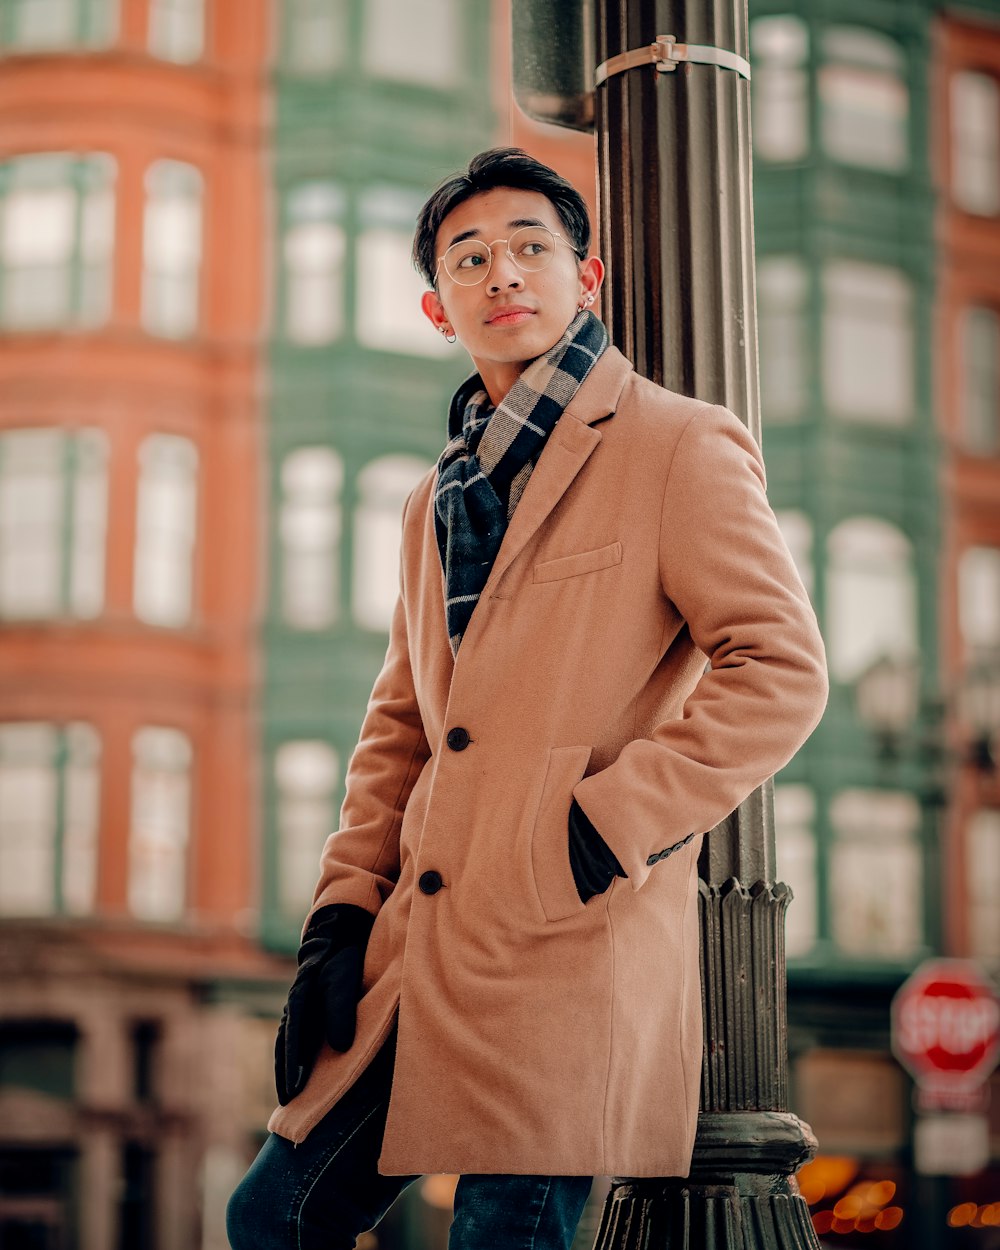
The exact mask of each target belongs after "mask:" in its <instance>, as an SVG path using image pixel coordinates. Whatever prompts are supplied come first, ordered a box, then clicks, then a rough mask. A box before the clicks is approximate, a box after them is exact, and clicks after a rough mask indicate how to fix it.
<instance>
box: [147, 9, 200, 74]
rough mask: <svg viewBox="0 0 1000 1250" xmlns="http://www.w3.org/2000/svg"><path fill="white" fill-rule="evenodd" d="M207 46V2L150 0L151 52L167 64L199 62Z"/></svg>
mask: <svg viewBox="0 0 1000 1250" xmlns="http://www.w3.org/2000/svg"><path fill="white" fill-rule="evenodd" d="M204 47H205V0H150V6H149V50H150V52H152V54H153V55H154V56H158V57H162V58H163V60H165V61H178V62H180V63H181V64H188V63H190V62H191V61H197V60H198V58H199V57H200V56H201V54H202V52H203V50H204Z"/></svg>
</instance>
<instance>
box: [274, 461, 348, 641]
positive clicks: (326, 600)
mask: <svg viewBox="0 0 1000 1250" xmlns="http://www.w3.org/2000/svg"><path fill="white" fill-rule="evenodd" d="M343 482H344V466H343V462H342V460H341V459H340V457H339V456H338V455H337V453H336V452H335V451H333V450H332V449H331V448H329V447H301V448H299V450H298V451H293V452H291V454H290V455H288V456H286V457H285V462H284V464H283V465H282V468H281V490H282V501H281V613H282V617H283V618H284V620H285V621H286V623H287V624H289V625H291V626H293V628H295V629H327V628H329V626H330V625H332V624H333V622H334V620H335V619H336V616H337V613H338V610H339V606H340V532H341V510H340V491H341V488H342V486H343Z"/></svg>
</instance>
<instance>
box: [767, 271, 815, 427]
mask: <svg viewBox="0 0 1000 1250" xmlns="http://www.w3.org/2000/svg"><path fill="white" fill-rule="evenodd" d="M808 298H809V280H808V277H807V275H806V269H805V266H804V265H803V263H802V261H800V260H798V259H797V258H796V257H794V256H765V257H763V258H762V259H761V260H760V262H759V263H758V265H757V311H758V325H757V329H758V334H759V338H760V399H761V411H762V415H763V419H764V421H765V422H766V423H767V424H769V425H774V424H777V423H778V422H784V421H794V420H795V419H796V418H797V417H801V416H802V413H803V411H804V409H805V407H806V402H807V397H808V369H809V324H808V303H807V301H808Z"/></svg>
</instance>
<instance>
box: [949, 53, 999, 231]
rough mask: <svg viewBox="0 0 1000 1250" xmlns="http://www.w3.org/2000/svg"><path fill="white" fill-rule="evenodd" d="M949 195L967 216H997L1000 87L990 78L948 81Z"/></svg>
mask: <svg viewBox="0 0 1000 1250" xmlns="http://www.w3.org/2000/svg"><path fill="white" fill-rule="evenodd" d="M951 194H952V197H953V198H954V201H955V203H956V204H957V205H958V207H959V208H962V209H964V210H965V211H966V212H967V213H976V214H978V215H979V216H980V217H995V216H996V214H997V213H998V212H1000V86H998V84H997V80H996V79H995V78H993V77H992V76H991V75H989V74H980V73H976V72H974V71H971V70H962V71H961V72H959V73H957V74H955V75H954V76H953V77H952V80H951Z"/></svg>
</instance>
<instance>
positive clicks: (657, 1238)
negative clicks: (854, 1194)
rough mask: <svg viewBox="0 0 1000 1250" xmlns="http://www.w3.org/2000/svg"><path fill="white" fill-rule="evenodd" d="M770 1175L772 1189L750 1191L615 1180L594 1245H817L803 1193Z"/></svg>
mask: <svg viewBox="0 0 1000 1250" xmlns="http://www.w3.org/2000/svg"><path fill="white" fill-rule="evenodd" d="M757 1179H759V1178H757ZM773 1181H774V1184H775V1185H776V1187H777V1192H770V1193H755V1194H748V1193H741V1192H740V1189H741V1188H742V1187H741V1186H739V1185H737V1184H733V1185H692V1184H690V1183H689V1182H687V1181H682V1180H678V1181H652V1182H650V1181H642V1182H636V1181H629V1182H627V1183H625V1184H621V1185H616V1186H615V1187H614V1188H613V1189H612V1192H611V1194H610V1196H609V1197H608V1201H607V1205H606V1206H605V1208H604V1216H603V1218H602V1220H601V1227H600V1229H599V1230H598V1233H597V1240H596V1241H595V1242H594V1250H779V1248H780V1250H820V1243H819V1240H818V1238H817V1236H816V1231H815V1229H814V1228H813V1225H812V1219H811V1218H810V1215H809V1208H808V1206H807V1205H806V1201H805V1199H804V1198H802V1197H801V1196H800V1195H799V1194H796V1193H793V1192H791V1190H790V1187H789V1186H788V1184H787V1181H784V1178H780V1177H775V1178H773Z"/></svg>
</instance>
